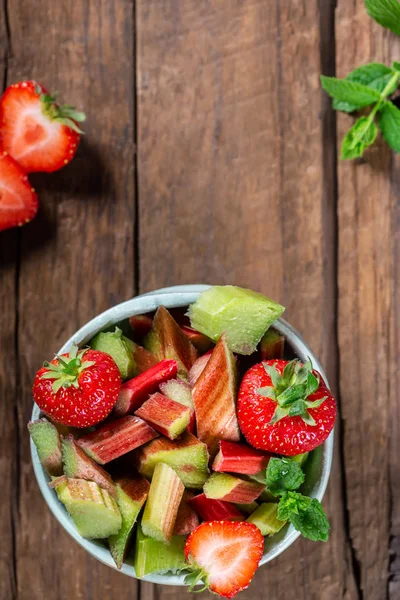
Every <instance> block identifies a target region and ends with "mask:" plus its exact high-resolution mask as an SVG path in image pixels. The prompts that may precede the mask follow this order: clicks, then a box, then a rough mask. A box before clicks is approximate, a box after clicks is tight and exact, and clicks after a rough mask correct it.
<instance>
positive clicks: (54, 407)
mask: <svg viewBox="0 0 400 600" xmlns="http://www.w3.org/2000/svg"><path fill="white" fill-rule="evenodd" d="M120 388H121V376H120V372H119V369H118V367H117V365H116V364H115V362H114V360H113V359H112V358H111V356H110V355H109V354H106V353H105V352H100V351H98V350H79V351H78V347H77V346H75V345H74V346H73V347H72V348H71V350H70V352H69V354H63V355H62V356H59V357H57V358H55V359H54V360H52V361H51V362H50V363H44V366H43V367H42V368H41V369H39V371H38V372H37V373H36V377H35V381H34V383H33V388H32V391H33V398H34V400H35V402H36V404H37V405H38V406H39V408H41V409H42V410H43V412H45V413H46V414H47V415H48V416H49V417H51V418H52V419H54V420H55V421H57V422H58V423H62V424H63V425H69V426H71V427H90V426H92V425H96V424H97V423H99V422H100V421H102V420H103V419H105V418H106V417H107V415H108V414H109V413H110V412H111V410H112V408H113V406H114V404H115V402H116V401H117V398H118V394H119V390H120Z"/></svg>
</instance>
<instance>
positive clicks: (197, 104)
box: [0, 0, 400, 600]
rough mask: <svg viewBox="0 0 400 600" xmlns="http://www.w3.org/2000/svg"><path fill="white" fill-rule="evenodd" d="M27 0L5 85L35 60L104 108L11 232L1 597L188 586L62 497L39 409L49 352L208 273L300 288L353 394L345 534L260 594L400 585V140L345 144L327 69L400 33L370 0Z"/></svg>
mask: <svg viewBox="0 0 400 600" xmlns="http://www.w3.org/2000/svg"><path fill="white" fill-rule="evenodd" d="M7 4H8V8H7V6H6V5H7ZM5 6H6V8H7V10H6V8H4V6H3V9H2V17H1V22H0V44H1V52H2V63H1V64H2V71H1V77H2V81H3V82H4V86H7V85H8V84H10V83H12V82H15V81H18V80H21V79H25V78H35V79H37V80H38V81H40V82H42V83H43V84H46V85H47V86H49V87H50V88H51V89H57V90H59V91H60V97H61V99H64V100H65V101H68V102H73V103H75V104H76V105H77V106H78V107H81V108H83V109H85V111H86V112H87V115H88V118H87V123H86V126H85V129H86V132H87V135H86V136H85V139H84V140H83V142H82V144H81V147H80V149H79V152H78V155H77V157H76V159H75V160H74V162H73V163H72V164H71V165H70V166H69V167H67V168H65V169H64V170H63V171H61V172H60V173H57V174H54V175H51V176H35V177H32V181H33V183H34V185H35V187H36V188H37V191H38V193H39V197H40V201H41V208H40V213H39V215H38V216H37V218H36V219H35V221H34V222H32V223H31V224H30V225H28V226H27V227H24V228H23V229H21V230H18V231H17V230H12V231H8V232H5V233H3V234H1V235H0V248H1V285H0V295H1V311H0V319H1V339H2V361H1V363H0V378H1V379H0V381H1V387H2V395H1V405H0V406H1V415H0V417H1V418H0V427H1V436H0V457H1V458H0V461H1V462H0V464H1V473H2V477H1V487H2V498H1V503H0V522H1V543H0V586H1V588H0V589H1V599H2V600H11V599H18V600H28V599H29V600H43V599H44V600H64V599H65V600H67V599H70V598H74V600H78V599H79V600H92V599H93V600H103V599H104V600H106V599H107V600H114V599H118V600H135V598H136V599H140V600H151V599H153V598H157V600H167V599H168V598H171V599H173V598H174V599H175V598H178V599H180V598H182V599H183V598H186V591H185V590H183V589H181V588H178V589H177V588H168V587H157V586H153V585H149V584H146V583H137V582H136V581H135V580H133V579H132V580H131V579H128V578H127V577H124V576H121V575H120V574H118V573H117V572H115V571H113V570H111V569H109V568H107V567H105V566H103V565H101V564H100V563H99V562H97V561H96V560H94V559H93V558H91V557H90V556H89V555H88V554H86V553H85V552H84V551H83V550H82V549H81V548H80V547H79V546H78V545H77V544H76V543H75V542H73V541H72V539H70V538H69V536H68V535H67V534H66V533H65V532H64V531H63V529H62V528H61V527H60V526H59V525H58V523H57V522H56V521H55V519H54V518H53V517H52V515H51V514H50V512H49V510H48V508H47V507H46V505H45V503H44V502H43V500H42V498H41V496H40V493H39V490H38V487H37V484H36V481H35V479H34V477H33V472H32V467H31V463H30V456H29V444H28V435H27V431H26V422H27V421H28V419H29V415H30V412H31V406H32V400H31V394H30V388H31V383H32V379H33V376H34V373H35V371H36V369H37V368H38V367H39V366H40V364H41V362H42V360H43V359H45V358H48V357H50V356H51V355H52V353H53V352H54V351H56V350H57V349H58V348H59V347H60V345H61V344H62V342H63V341H65V339H67V338H68V337H69V336H70V334H72V333H73V332H74V331H75V330H76V329H77V328H78V327H79V326H81V325H82V324H83V323H85V322H86V321H87V320H88V319H90V318H91V317H93V316H94V315H96V314H98V313H99V312H101V311H103V310H104V309H106V308H108V307H110V306H112V305H114V304H116V303H118V302H120V301H122V300H125V299H127V298H130V297H132V296H134V295H135V294H137V293H139V292H145V291H148V290H151V289H154V288H157V287H161V286H167V285H173V284H180V283H193V282H207V283H220V284H226V283H235V284H238V285H242V286H246V287H250V288H254V289H256V290H259V291H262V292H265V293H267V294H268V295H270V296H272V297H273V298H275V299H277V300H278V301H280V302H282V303H283V304H285V306H286V307H287V312H286V316H287V318H288V319H289V320H290V322H291V323H293V324H294V325H295V326H296V327H297V328H298V329H299V330H300V331H301V332H302V334H303V335H304V337H305V338H306V339H307V341H308V342H309V343H310V345H311V346H312V348H313V349H314V351H315V352H316V353H317V355H319V356H320V357H321V359H322V362H323V364H324V366H325V367H326V369H327V371H328V374H329V378H330V382H331V385H332V386H333V389H334V390H335V392H336V394H337V396H338V400H339V404H340V408H341V410H340V420H339V423H338V427H337V438H336V448H335V461H334V468H333V472H332V476H331V480H330V484H329V489H328V493H327V496H326V499H325V502H324V503H325V508H326V510H327V512H328V514H329V517H330V520H331V523H332V534H331V538H330V540H329V543H327V544H315V543H313V542H309V541H305V540H302V541H297V542H296V543H295V544H294V545H293V546H292V547H291V548H290V549H289V550H288V551H287V552H285V553H284V555H281V556H280V557H279V558H278V559H277V560H275V561H274V562H273V563H272V564H269V565H267V566H265V567H263V568H262V569H260V570H259V572H258V573H257V575H256V576H255V578H254V582H253V584H252V586H251V588H250V590H249V591H247V592H245V593H243V594H242V595H241V598H242V600H246V599H247V600H249V599H251V600H256V599H260V600H261V599H264V598H265V599H266V598H268V600H299V599H303V598H304V599H307V600H338V599H345V600H362V599H363V600H364V599H368V600H384V599H390V600H396V599H399V598H400V511H399V502H400V473H399V466H398V465H399V462H398V453H399V441H398V440H399V434H400V404H399V402H398V390H399V385H398V384H399V378H398V371H397V369H396V367H397V360H396V359H397V358H398V356H399V345H400V341H399V331H400V329H399V326H400V312H399V279H400V277H399V265H400V261H399V258H400V239H399V219H400V212H399V197H400V176H399V173H400V170H399V166H400V161H399V159H398V157H397V158H396V157H395V156H394V155H393V154H391V153H390V151H389V150H388V149H387V147H386V146H385V145H384V144H383V143H381V142H380V143H378V144H377V145H376V147H374V148H373V149H371V150H370V151H369V152H368V153H367V155H366V157H365V160H363V161H361V162H359V163H355V162H350V163H345V162H337V159H336V156H337V140H340V139H341V138H342V136H343V133H344V131H345V130H346V128H348V127H349V124H350V123H351V122H352V118H351V117H348V116H343V115H339V116H338V118H337V121H336V117H335V115H334V114H333V113H332V112H331V110H330V103H329V101H328V100H327V98H326V97H325V96H324V94H323V93H322V92H321V90H320V88H319V80H318V77H319V73H320V72H324V73H325V74H331V75H332V74H334V72H335V65H336V72H337V73H338V74H339V75H341V76H342V75H344V74H346V73H347V72H348V71H349V70H351V69H352V68H354V67H355V66H358V65H360V64H363V63H367V62H369V61H371V60H374V61H382V62H385V63H390V62H391V61H392V60H394V59H396V60H399V51H400V43H399V39H398V38H397V39H396V38H395V36H394V35H392V34H390V33H388V32H387V31H384V30H383V29H382V28H380V27H379V26H378V25H376V24H375V23H374V22H373V21H372V20H371V19H369V18H368V17H367V15H366V12H365V8H364V2H363V0H353V1H351V2H350V1H349V0H338V2H337V8H336V11H335V2H334V0H321V1H320V2H318V1H317V0H307V1H306V0H281V1H279V0H258V1H257V0H136V2H135V1H134V0H113V1H111V0H57V2H54V1H50V0H42V1H41V2H37V1H35V0H12V1H9V2H8V3H7V2H5ZM396 392H397V393H396ZM201 597H204V598H205V597H207V598H208V597H209V596H208V595H207V594H203V595H201Z"/></svg>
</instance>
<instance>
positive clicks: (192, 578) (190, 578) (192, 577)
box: [185, 562, 209, 593]
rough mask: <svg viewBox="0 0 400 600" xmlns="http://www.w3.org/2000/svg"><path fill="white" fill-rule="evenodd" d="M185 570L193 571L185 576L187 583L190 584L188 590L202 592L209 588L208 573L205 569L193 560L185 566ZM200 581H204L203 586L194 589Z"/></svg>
mask: <svg viewBox="0 0 400 600" xmlns="http://www.w3.org/2000/svg"><path fill="white" fill-rule="evenodd" d="M185 570H190V571H191V573H189V574H188V575H186V577H185V584H186V585H188V586H189V589H188V592H193V591H195V592H196V593H200V592H205V591H206V590H208V589H209V582H208V575H207V573H206V571H205V570H204V569H202V568H201V567H199V566H198V565H197V564H196V563H194V562H192V563H191V564H190V565H188V566H187V567H186V568H185ZM199 581H201V582H202V583H203V587H202V588H200V589H198V590H194V588H195V587H196V585H197V584H198V583H199Z"/></svg>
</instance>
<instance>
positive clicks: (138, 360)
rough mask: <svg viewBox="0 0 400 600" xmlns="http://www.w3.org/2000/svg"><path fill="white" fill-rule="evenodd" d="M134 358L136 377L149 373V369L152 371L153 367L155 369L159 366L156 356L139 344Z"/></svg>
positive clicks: (134, 352)
mask: <svg viewBox="0 0 400 600" xmlns="http://www.w3.org/2000/svg"><path fill="white" fill-rule="evenodd" d="M133 358H134V361H135V365H136V375H140V374H141V373H144V372H145V371H148V369H151V367H155V366H156V365H157V364H159V363H158V359H157V358H156V357H155V356H154V354H152V353H151V352H149V351H148V350H146V349H145V348H142V346H138V345H137V344H136V345H135V348H134V350H133Z"/></svg>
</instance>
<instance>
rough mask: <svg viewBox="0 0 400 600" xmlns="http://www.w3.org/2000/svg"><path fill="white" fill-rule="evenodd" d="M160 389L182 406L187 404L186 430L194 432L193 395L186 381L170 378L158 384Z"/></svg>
mask: <svg viewBox="0 0 400 600" xmlns="http://www.w3.org/2000/svg"><path fill="white" fill-rule="evenodd" d="M196 362H197V361H196ZM160 390H161V392H162V393H163V394H164V395H165V396H168V398H171V399H172V400H175V402H180V403H181V404H183V405H184V406H188V407H189V408H190V421H189V425H188V431H190V433H195V431H196V417H195V413H194V406H193V397H192V390H191V389H190V385H189V384H188V383H186V381H182V379H170V380H169V381H165V382H164V383H162V384H161V385H160Z"/></svg>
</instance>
